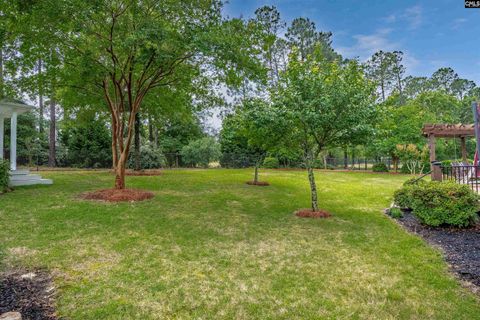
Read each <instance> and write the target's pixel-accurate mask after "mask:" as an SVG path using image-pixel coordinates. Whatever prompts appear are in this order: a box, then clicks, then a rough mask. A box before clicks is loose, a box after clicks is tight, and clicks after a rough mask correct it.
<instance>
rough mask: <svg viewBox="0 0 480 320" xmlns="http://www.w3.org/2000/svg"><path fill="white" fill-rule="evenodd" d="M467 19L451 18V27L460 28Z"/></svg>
mask: <svg viewBox="0 0 480 320" xmlns="http://www.w3.org/2000/svg"><path fill="white" fill-rule="evenodd" d="M467 21H468V19H466V18H457V19H455V20H453V21H452V29H453V30H457V29H460V28H461V27H462V26H463V25H464V24H465V23H466V22H467Z"/></svg>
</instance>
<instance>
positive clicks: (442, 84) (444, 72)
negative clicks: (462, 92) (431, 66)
mask: <svg viewBox="0 0 480 320" xmlns="http://www.w3.org/2000/svg"><path fill="white" fill-rule="evenodd" d="M457 80H458V74H457V73H456V72H455V71H454V70H453V69H452V68H440V69H438V70H437V71H435V72H434V73H433V74H432V80H431V81H432V85H433V88H434V89H437V90H443V91H445V92H446V93H448V94H451V93H452V92H453V89H452V85H453V83H454V82H455V81H457Z"/></svg>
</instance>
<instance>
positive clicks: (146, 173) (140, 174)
mask: <svg viewBox="0 0 480 320" xmlns="http://www.w3.org/2000/svg"><path fill="white" fill-rule="evenodd" d="M162 174H163V172H162V171H160V170H140V171H135V170H127V171H126V172H125V175H127V176H134V177H143V176H161V175H162Z"/></svg>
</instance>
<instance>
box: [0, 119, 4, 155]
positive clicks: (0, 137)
mask: <svg viewBox="0 0 480 320" xmlns="http://www.w3.org/2000/svg"><path fill="white" fill-rule="evenodd" d="M4 121H5V118H4V117H3V116H0V159H3V140H4V130H5V127H4Z"/></svg>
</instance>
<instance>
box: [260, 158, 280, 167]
mask: <svg viewBox="0 0 480 320" xmlns="http://www.w3.org/2000/svg"><path fill="white" fill-rule="evenodd" d="M263 166H264V167H265V168H267V169H278V168H279V167H280V163H279V162H278V159H277V158H273V157H266V158H265V159H264V160H263Z"/></svg>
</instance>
